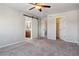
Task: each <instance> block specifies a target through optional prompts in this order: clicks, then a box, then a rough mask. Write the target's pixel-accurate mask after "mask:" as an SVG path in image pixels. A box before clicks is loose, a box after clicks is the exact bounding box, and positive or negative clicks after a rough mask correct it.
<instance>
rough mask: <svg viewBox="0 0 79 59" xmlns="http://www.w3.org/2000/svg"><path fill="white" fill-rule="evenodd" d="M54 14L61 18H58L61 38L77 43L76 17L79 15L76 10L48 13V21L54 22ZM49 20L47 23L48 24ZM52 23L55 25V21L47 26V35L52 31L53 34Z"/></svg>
mask: <svg viewBox="0 0 79 59" xmlns="http://www.w3.org/2000/svg"><path fill="white" fill-rule="evenodd" d="M56 16H60V17H61V20H60V22H61V24H60V26H61V29H60V35H61V39H62V40H65V41H68V42H74V43H78V34H77V33H78V17H79V16H78V10H72V11H67V12H63V13H58V14H50V15H48V21H50V22H52V23H54V22H53V20H55V17H56ZM51 17H52V19H51ZM50 22H48V23H49V24H50ZM53 25H55V23H54V24H52V25H49V26H50V27H48V29H49V30H48V32H49V33H51V34H48V37H49V36H51V35H53V33H54V34H55V32H54V30H53V28H52V29H51V27H53ZM54 28H55V27H54ZM52 39H53V38H52Z"/></svg>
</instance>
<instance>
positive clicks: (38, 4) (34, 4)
mask: <svg viewBox="0 0 79 59" xmlns="http://www.w3.org/2000/svg"><path fill="white" fill-rule="evenodd" d="M30 4H32V5H33V6H34V7H32V8H30V9H29V10H32V9H34V8H36V9H38V10H39V11H40V12H41V11H42V8H50V7H51V6H49V5H46V4H42V3H30Z"/></svg>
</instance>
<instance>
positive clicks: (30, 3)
mask: <svg viewBox="0 0 79 59" xmlns="http://www.w3.org/2000/svg"><path fill="white" fill-rule="evenodd" d="M29 4H32V5H37V3H29Z"/></svg>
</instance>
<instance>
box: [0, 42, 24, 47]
mask: <svg viewBox="0 0 79 59" xmlns="http://www.w3.org/2000/svg"><path fill="white" fill-rule="evenodd" d="M22 42H24V41H19V42H15V43H11V44H6V45H3V46H0V48H3V47H7V46H11V45H14V44H18V43H22Z"/></svg>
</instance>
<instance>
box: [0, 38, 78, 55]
mask: <svg viewBox="0 0 79 59" xmlns="http://www.w3.org/2000/svg"><path fill="white" fill-rule="evenodd" d="M0 56H79V46H78V45H77V44H74V43H70V42H65V41H55V40H50V39H48V40H46V39H43V40H42V39H41V40H40V39H39V40H38V39H37V40H30V41H28V42H27V41H26V42H22V43H19V44H15V45H12V46H8V47H4V48H0Z"/></svg>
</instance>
